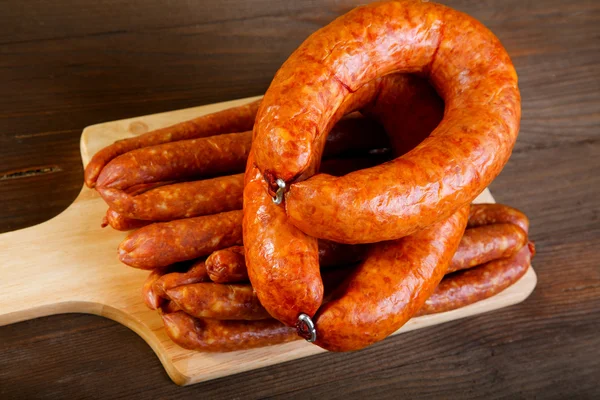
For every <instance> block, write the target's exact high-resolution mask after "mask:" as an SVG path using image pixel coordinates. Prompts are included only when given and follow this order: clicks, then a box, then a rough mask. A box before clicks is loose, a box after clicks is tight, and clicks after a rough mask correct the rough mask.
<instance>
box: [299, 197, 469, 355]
mask: <svg viewBox="0 0 600 400" xmlns="http://www.w3.org/2000/svg"><path fill="white" fill-rule="evenodd" d="M468 212H469V208H468V207H462V208H461V209H460V210H459V211H457V212H456V213H455V214H453V215H452V216H451V217H450V218H448V219H446V220H444V221H442V222H438V223H436V224H434V225H432V226H431V227H429V228H427V229H424V230H422V231H420V232H418V233H415V234H413V235H410V236H407V237H404V238H402V239H398V240H395V241H389V242H382V243H377V244H375V245H373V247H372V248H371V250H370V252H369V254H368V256H367V259H366V260H365V261H363V262H362V263H361V264H360V265H359V266H358V267H357V268H356V269H355V270H354V272H353V273H352V275H351V276H350V277H349V278H348V279H346V280H345V281H344V282H343V283H342V284H341V286H340V287H339V288H338V289H337V291H336V293H334V294H333V299H332V300H331V301H330V302H329V303H327V304H325V305H324V306H323V307H322V308H321V309H320V310H319V311H318V313H317V315H316V316H315V318H314V323H315V326H316V341H315V344H317V345H318V346H320V347H322V348H324V349H326V350H330V351H350V350H358V349H361V348H364V347H366V346H368V345H370V344H373V343H375V342H377V341H380V340H383V339H384V338H386V337H387V336H389V335H390V334H392V333H393V332H395V331H396V330H398V329H399V328H400V327H401V326H402V325H404V324H405V323H406V321H408V320H409V319H410V318H411V317H412V316H413V315H414V314H415V313H416V312H417V311H418V310H419V309H420V308H421V307H422V306H423V304H424V303H425V301H426V300H427V298H429V296H431V294H432V293H433V291H434V290H435V288H436V286H437V285H438V284H439V282H440V280H441V279H442V277H443V276H444V273H445V271H446V269H447V268H448V265H449V263H450V260H451V258H452V255H453V254H454V252H455V251H456V249H457V247H458V244H459V242H460V238H461V236H462V233H463V232H464V229H465V226H466V224H467V217H468ZM298 331H299V334H300V335H302V336H304V337H306V327H305V326H303V325H302V324H299V325H298Z"/></svg>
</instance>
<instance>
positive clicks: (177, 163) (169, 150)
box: [96, 132, 252, 190]
mask: <svg viewBox="0 0 600 400" xmlns="http://www.w3.org/2000/svg"><path fill="white" fill-rule="evenodd" d="M251 144H252V132H243V133H231V134H224V135H219V136H211V137H207V138H202V139H192V140H181V141H178V142H172V143H165V144H160V145H156V146H152V147H146V148H142V149H137V150H132V151H130V152H128V153H125V154H122V155H120V156H119V157H117V158H115V159H113V160H112V161H111V162H110V163H108V164H107V165H106V166H105V167H104V168H103V169H102V172H101V173H100V176H99V177H98V181H97V182H96V186H97V189H98V190H100V189H106V188H110V189H127V188H128V187H131V186H134V185H138V184H141V183H152V182H158V181H165V180H181V179H185V178H190V177H200V176H202V177H210V176H216V175H224V174H232V173H237V172H241V171H243V170H244V165H245V163H246V159H247V158H248V153H249V151H250V146H251Z"/></svg>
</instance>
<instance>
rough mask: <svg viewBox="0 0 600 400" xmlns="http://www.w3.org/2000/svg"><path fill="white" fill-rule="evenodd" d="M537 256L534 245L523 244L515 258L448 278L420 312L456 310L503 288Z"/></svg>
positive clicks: (491, 263)
mask: <svg viewBox="0 0 600 400" xmlns="http://www.w3.org/2000/svg"><path fill="white" fill-rule="evenodd" d="M533 255H534V250H533V246H523V247H522V248H521V250H519V252H517V253H516V254H514V255H512V256H511V257H508V258H502V259H499V260H494V261H490V262H488V263H487V264H483V265H480V266H478V267H476V268H472V269H469V270H466V271H460V272H456V273H454V274H450V275H448V276H446V277H444V279H442V281H441V282H440V284H439V285H438V287H437V288H436V289H435V291H434V292H433V294H432V295H431V296H430V297H429V298H428V299H427V301H426V302H425V304H424V305H423V307H422V308H421V309H420V310H419V312H418V315H426V314H435V313H440V312H444V311H450V310H455V309H457V308H461V307H464V306H466V305H468V304H473V303H476V302H478V301H481V300H483V299H487V298H488V297H491V296H493V295H495V294H497V293H499V292H501V291H503V290H504V289H506V288H507V287H509V286H510V285H512V284H513V283H515V282H516V281H518V280H519V279H520V278H521V277H522V276H523V275H525V272H527V269H528V268H529V266H530V265H531V257H533Z"/></svg>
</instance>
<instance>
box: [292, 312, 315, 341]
mask: <svg viewBox="0 0 600 400" xmlns="http://www.w3.org/2000/svg"><path fill="white" fill-rule="evenodd" d="M296 329H297V330H298V335H299V336H300V337H302V338H304V339H306V341H307V342H309V343H313V342H314V341H315V340H317V329H316V328H315V324H314V322H313V321H312V319H310V317H309V316H308V315H306V314H304V313H302V314H300V315H298V322H296Z"/></svg>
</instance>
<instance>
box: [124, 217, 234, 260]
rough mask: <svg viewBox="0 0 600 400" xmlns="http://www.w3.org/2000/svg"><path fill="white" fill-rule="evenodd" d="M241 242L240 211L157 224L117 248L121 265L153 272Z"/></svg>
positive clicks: (130, 236)
mask: <svg viewBox="0 0 600 400" xmlns="http://www.w3.org/2000/svg"><path fill="white" fill-rule="evenodd" d="M241 243H242V212H241V211H229V212H225V213H221V214H214V215H205V216H203V217H196V218H187V219H179V220H176V221H171V222H157V223H154V224H152V225H148V226H145V227H143V228H141V229H138V230H137V231H135V232H133V233H131V234H129V236H127V237H126V238H125V240H124V241H123V242H121V244H120V245H119V249H118V253H119V260H121V262H123V263H125V264H127V265H129V266H132V267H136V268H141V269H153V268H158V267H163V266H166V265H170V264H174V263H176V262H179V261H185V260H192V259H194V258H199V257H202V256H206V255H208V254H210V253H212V252H213V251H215V250H218V249H223V248H226V247H230V246H233V245H236V244H241Z"/></svg>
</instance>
